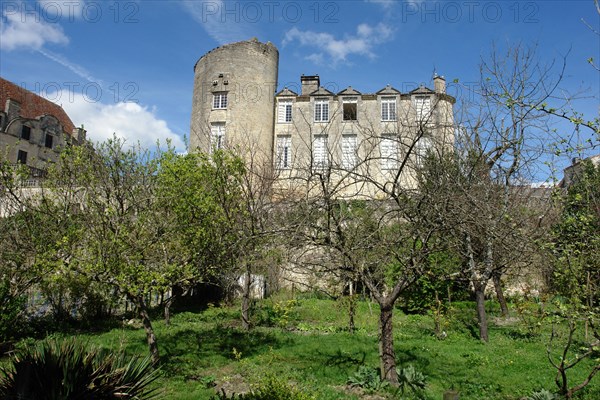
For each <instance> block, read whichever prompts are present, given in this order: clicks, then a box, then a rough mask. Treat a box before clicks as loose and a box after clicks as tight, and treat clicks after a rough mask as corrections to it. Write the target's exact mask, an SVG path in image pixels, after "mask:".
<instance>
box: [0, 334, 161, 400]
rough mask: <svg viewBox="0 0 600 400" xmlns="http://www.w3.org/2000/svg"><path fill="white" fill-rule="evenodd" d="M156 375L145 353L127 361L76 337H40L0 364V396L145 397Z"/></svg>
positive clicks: (44, 399)
mask: <svg viewBox="0 0 600 400" xmlns="http://www.w3.org/2000/svg"><path fill="white" fill-rule="evenodd" d="M157 377H158V375H157V371H156V370H153V368H152V363H151V361H150V358H148V357H147V358H144V359H132V360H129V361H127V360H126V359H125V357H124V356H123V355H113V354H109V353H108V352H107V351H100V350H92V351H87V350H86V348H85V346H83V345H82V344H80V343H78V342H76V341H75V340H73V339H71V340H65V341H62V342H60V341H55V340H52V341H44V342H41V343H39V344H38V345H37V346H30V347H27V348H25V349H24V350H21V351H18V352H17V353H16V354H15V355H14V356H13V357H12V359H11V365H9V366H5V367H0V398H2V399H6V400H13V399H14V400H16V399H40V400H65V399H150V398H154V397H155V396H156V395H155V394H154V391H155V389H149V385H150V384H151V383H152V382H153V381H154V380H155V379H156V378H157Z"/></svg>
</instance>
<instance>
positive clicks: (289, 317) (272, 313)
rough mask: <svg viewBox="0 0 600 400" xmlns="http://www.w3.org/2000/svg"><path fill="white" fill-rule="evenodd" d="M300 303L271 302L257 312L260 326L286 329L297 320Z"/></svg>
mask: <svg viewBox="0 0 600 400" xmlns="http://www.w3.org/2000/svg"><path fill="white" fill-rule="evenodd" d="M297 306H298V301H297V300H294V299H290V300H280V301H269V302H267V303H266V304H263V305H262V306H261V307H259V308H258V309H257V310H256V312H255V313H256V318H257V320H258V321H257V322H258V324H259V325H265V326H277V327H279V328H282V329H285V328H287V327H288V326H289V324H290V323H291V322H292V321H294V320H295V319H296V318H297V315H296V313H295V309H296V307H297Z"/></svg>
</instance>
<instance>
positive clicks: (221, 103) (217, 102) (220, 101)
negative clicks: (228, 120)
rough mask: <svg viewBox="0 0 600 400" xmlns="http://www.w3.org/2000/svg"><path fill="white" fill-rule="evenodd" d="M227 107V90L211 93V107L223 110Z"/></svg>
mask: <svg viewBox="0 0 600 400" xmlns="http://www.w3.org/2000/svg"><path fill="white" fill-rule="evenodd" d="M226 108H227V92H219V93H213V109H215V110H224V109H226Z"/></svg>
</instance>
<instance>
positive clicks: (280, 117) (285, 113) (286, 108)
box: [277, 100, 292, 124]
mask: <svg viewBox="0 0 600 400" xmlns="http://www.w3.org/2000/svg"><path fill="white" fill-rule="evenodd" d="M277 122H278V123H280V124H285V123H290V122H292V100H279V102H278V106H277Z"/></svg>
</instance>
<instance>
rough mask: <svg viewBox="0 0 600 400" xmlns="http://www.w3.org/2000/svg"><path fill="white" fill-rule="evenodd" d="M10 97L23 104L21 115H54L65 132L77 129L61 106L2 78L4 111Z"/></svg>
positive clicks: (0, 107)
mask: <svg viewBox="0 0 600 400" xmlns="http://www.w3.org/2000/svg"><path fill="white" fill-rule="evenodd" d="M8 99H12V100H14V101H17V102H19V103H20V104H21V117H24V118H29V119H35V118H38V117H41V116H42V115H52V116H54V117H56V119H58V120H59V121H60V123H61V125H62V128H63V131H64V132H65V133H67V134H69V135H71V134H72V133H73V129H75V125H74V124H73V121H71V118H69V116H68V115H67V113H66V112H65V110H63V108H62V107H61V106H59V105H58V104H55V103H53V102H51V101H50V100H46V99H45V98H43V97H41V96H38V95H37V94H35V93H33V92H30V91H29V90H26V89H24V88H22V87H20V86H18V85H15V84H14V83H12V82H9V81H7V80H6V79H3V78H0V110H2V111H4V107H5V106H6V101H7V100H8Z"/></svg>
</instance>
